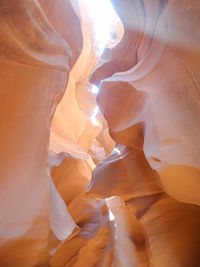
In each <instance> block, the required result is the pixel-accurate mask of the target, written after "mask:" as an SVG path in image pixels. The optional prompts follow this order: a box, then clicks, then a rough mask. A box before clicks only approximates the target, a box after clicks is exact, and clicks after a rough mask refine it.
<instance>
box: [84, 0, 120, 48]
mask: <svg viewBox="0 0 200 267" xmlns="http://www.w3.org/2000/svg"><path fill="white" fill-rule="evenodd" d="M80 1H82V2H84V4H85V6H86V8H87V12H88V16H90V18H91V19H92V21H93V25H94V29H95V36H94V38H95V40H96V44H97V47H98V48H99V49H100V51H101V52H103V50H104V48H105V46H106V44H107V43H108V42H109V41H110V40H111V39H112V38H113V36H114V32H113V31H114V29H115V25H116V23H117V21H119V17H118V16H117V14H116V12H115V10H114V8H113V6H112V4H111V2H110V1H109V0H80Z"/></svg>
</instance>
